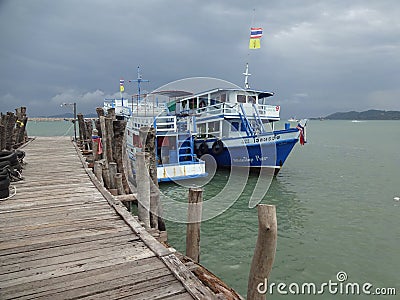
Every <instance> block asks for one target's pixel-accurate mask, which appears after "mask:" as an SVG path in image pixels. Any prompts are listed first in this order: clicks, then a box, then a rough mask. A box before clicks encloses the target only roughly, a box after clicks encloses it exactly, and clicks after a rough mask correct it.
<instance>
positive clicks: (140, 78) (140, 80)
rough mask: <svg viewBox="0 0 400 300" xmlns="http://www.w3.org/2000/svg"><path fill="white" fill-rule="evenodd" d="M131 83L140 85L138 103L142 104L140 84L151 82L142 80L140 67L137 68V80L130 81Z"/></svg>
mask: <svg viewBox="0 0 400 300" xmlns="http://www.w3.org/2000/svg"><path fill="white" fill-rule="evenodd" d="M129 82H137V84H138V103H139V102H140V83H142V82H150V81H149V80H147V79H142V75H141V74H140V67H139V66H138V67H137V79H133V80H129Z"/></svg>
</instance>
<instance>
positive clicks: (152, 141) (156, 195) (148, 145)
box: [139, 127, 165, 231]
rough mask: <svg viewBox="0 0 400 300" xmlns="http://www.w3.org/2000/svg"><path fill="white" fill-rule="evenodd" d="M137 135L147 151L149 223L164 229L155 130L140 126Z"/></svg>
mask: <svg viewBox="0 0 400 300" xmlns="http://www.w3.org/2000/svg"><path fill="white" fill-rule="evenodd" d="M139 137H140V140H141V142H142V145H143V147H142V151H146V152H147V153H149V174H150V178H151V182H150V192H151V197H150V223H151V227H152V228H156V229H159V230H161V231H165V222H164V220H163V218H162V206H161V201H160V190H159V186H158V178H157V164H156V149H155V145H156V130H155V128H154V127H141V128H140V129H139Z"/></svg>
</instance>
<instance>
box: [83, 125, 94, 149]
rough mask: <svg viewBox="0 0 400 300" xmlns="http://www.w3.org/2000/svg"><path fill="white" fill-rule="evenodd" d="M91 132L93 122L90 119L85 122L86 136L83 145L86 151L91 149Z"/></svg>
mask: <svg viewBox="0 0 400 300" xmlns="http://www.w3.org/2000/svg"><path fill="white" fill-rule="evenodd" d="M92 131H93V121H92V119H90V120H85V135H86V140H85V143H86V145H87V146H88V150H90V149H93V143H92V139H91V138H90V137H91V134H92Z"/></svg>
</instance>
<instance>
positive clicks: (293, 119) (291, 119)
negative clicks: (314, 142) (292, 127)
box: [288, 117, 299, 122]
mask: <svg viewBox="0 0 400 300" xmlns="http://www.w3.org/2000/svg"><path fill="white" fill-rule="evenodd" d="M288 121H289V122H299V120H298V119H296V117H291V118H289V119H288Z"/></svg>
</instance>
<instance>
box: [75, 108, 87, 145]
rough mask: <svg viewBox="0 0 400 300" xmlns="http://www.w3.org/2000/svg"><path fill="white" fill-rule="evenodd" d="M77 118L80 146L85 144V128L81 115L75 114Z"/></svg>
mask: <svg viewBox="0 0 400 300" xmlns="http://www.w3.org/2000/svg"><path fill="white" fill-rule="evenodd" d="M77 118H78V126H79V140H80V142H81V145H83V144H84V143H85V140H86V127H85V120H84V118H83V114H81V113H79V114H77Z"/></svg>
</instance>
